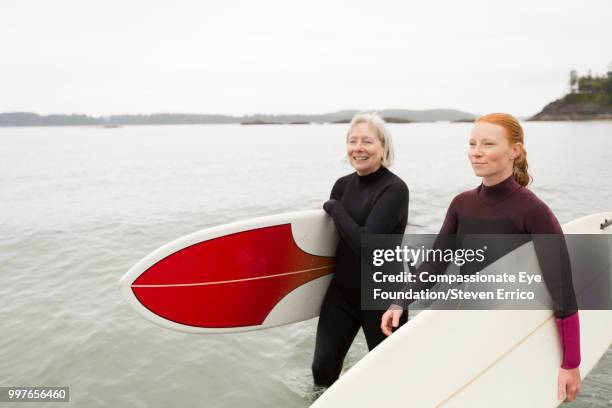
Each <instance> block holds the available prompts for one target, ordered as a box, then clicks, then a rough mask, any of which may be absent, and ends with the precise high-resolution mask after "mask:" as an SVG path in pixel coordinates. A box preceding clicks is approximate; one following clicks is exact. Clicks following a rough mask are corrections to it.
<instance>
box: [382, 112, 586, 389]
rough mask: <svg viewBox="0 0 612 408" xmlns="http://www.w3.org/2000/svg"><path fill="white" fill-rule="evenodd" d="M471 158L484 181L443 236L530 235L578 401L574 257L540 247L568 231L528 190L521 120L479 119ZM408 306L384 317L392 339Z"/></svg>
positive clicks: (569, 385) (462, 198)
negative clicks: (549, 237)
mask: <svg viewBox="0 0 612 408" xmlns="http://www.w3.org/2000/svg"><path fill="white" fill-rule="evenodd" d="M468 159H469V160H470V163H471V165H472V168H473V170H474V173H475V174H476V175H477V176H479V177H481V178H482V184H481V185H480V186H478V187H477V188H475V189H473V190H468V191H465V192H463V193H461V194H459V195H458V196H456V197H455V198H454V199H453V200H452V202H451V204H450V206H449V208H448V211H447V213H446V218H445V219H444V223H443V225H442V228H441V230H440V233H439V235H438V236H439V237H443V236H444V235H453V234H529V235H530V236H531V237H532V239H533V241H534V244H535V249H536V254H537V255H538V262H539V264H540V269H541V270H542V275H543V277H544V281H545V282H546V285H547V287H548V290H549V292H550V295H551V298H552V301H553V309H554V313H555V317H556V323H557V328H558V331H559V337H560V339H561V344H562V346H563V347H562V350H563V356H562V364H561V368H560V369H559V375H558V398H559V399H560V400H565V401H573V400H574V399H575V398H576V396H577V395H578V393H579V391H580V371H579V368H578V366H579V365H580V326H579V321H578V310H577V304H576V296H575V294H574V288H573V283H572V276H571V270H570V267H569V255H568V254H567V247H566V246H565V241H564V240H563V239H561V243H562V245H560V246H559V247H560V248H561V253H557V255H558V256H556V257H550V256H544V252H545V250H544V249H543V246H545V245H543V244H542V243H541V241H540V242H538V241H539V240H541V239H542V238H541V236H540V237H537V236H536V235H534V234H538V235H539V234H552V235H553V236H559V237H562V235H563V231H562V230H561V226H560V225H559V222H558V221H557V218H556V217H555V216H554V214H553V213H552V211H551V210H550V208H548V206H547V205H546V204H545V203H544V202H543V201H542V200H540V199H539V198H538V197H537V196H536V195H535V194H534V193H533V192H532V191H531V190H529V189H527V188H526V187H527V185H528V184H529V182H530V181H531V176H530V174H529V172H528V163H527V151H526V150H525V146H524V133H523V128H522V127H521V124H520V123H519V121H518V120H517V119H516V118H514V117H513V116H512V115H509V114H506V113H491V114H488V115H485V116H482V117H480V118H478V119H477V120H476V121H475V123H474V126H473V128H472V132H471V135H470V138H469V148H468ZM500 255H503V254H500ZM553 258H556V259H553ZM559 259H561V262H559ZM446 266H447V264H438V265H427V267H428V268H431V270H432V271H433V273H436V274H443V273H445V271H446ZM559 266H560V267H559ZM419 269H421V268H419ZM431 286H433V284H429V285H428V284H426V283H423V282H418V283H415V284H413V285H410V286H409V287H405V288H404V290H413V291H420V290H424V289H428V288H429V287H431ZM405 306H407V304H404V305H392V306H391V307H390V308H389V309H388V310H387V311H386V312H385V313H384V315H383V316H382V319H381V329H382V331H383V332H384V333H385V334H386V335H390V334H391V330H392V328H393V327H396V326H398V322H399V319H400V317H401V316H402V314H403V308H404V307H405Z"/></svg>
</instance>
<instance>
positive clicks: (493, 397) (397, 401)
mask: <svg viewBox="0 0 612 408" xmlns="http://www.w3.org/2000/svg"><path fill="white" fill-rule="evenodd" d="M605 219H608V220H610V219H612V212H609V213H602V214H595V215H592V216H588V217H584V218H581V219H578V220H576V221H573V222H570V223H568V224H565V225H564V226H563V229H564V232H565V233H566V234H612V226H610V227H608V228H606V229H603V230H602V229H601V228H600V225H601V223H603V222H604V220H605ZM608 242H609V241H608ZM530 245H531V248H529V246H530ZM517 251H523V252H524V253H527V252H525V251H531V257H532V260H531V261H532V262H533V258H535V255H534V254H533V248H532V244H531V243H529V244H525V245H524V246H522V247H520V248H518V249H517V250H515V251H513V253H514V252H517ZM597 251H598V261H597V262H594V264H593V265H594V267H595V268H596V269H599V268H604V269H600V270H599V272H601V274H600V275H598V276H600V277H601V278H602V279H601V280H600V281H592V282H586V283H583V284H581V287H580V288H576V292H577V295H578V296H580V293H578V292H579V291H580V292H581V293H582V294H584V293H587V292H588V291H589V290H593V289H601V288H602V286H601V285H610V259H612V249H611V248H610V246H609V244H606V245H605V247H603V248H597ZM606 251H607V252H606ZM513 253H511V254H509V255H507V256H506V257H503V258H501V259H500V260H498V261H497V262H508V257H509V256H510V257H512V256H516V254H514V255H513ZM524 253H523V254H522V255H521V256H523V255H524ZM517 259H520V257H519V258H517ZM513 261H514V260H513ZM497 262H496V263H497ZM493 265H495V264H493ZM493 265H491V266H493ZM596 272H598V271H596ZM575 286H576V284H575ZM604 289H605V290H608V292H607V293H610V292H609V290H610V288H604ZM584 291H587V292H584ZM580 325H581V345H582V347H581V353H582V363H581V365H580V372H581V375H582V376H583V377H584V376H585V375H586V374H588V373H589V371H590V370H591V369H592V368H593V366H594V365H595V364H596V363H597V361H598V360H599V359H600V358H601V356H602V355H603V354H604V353H605V352H606V350H607V349H608V347H609V346H610V343H612V311H610V310H581V311H580ZM560 348H561V346H560V341H559V336H558V334H557V329H556V325H555V319H554V316H553V314H552V312H551V311H550V310H485V311H479V310H468V311H443V310H426V311H423V312H421V313H420V314H419V315H417V316H416V318H414V319H413V320H412V321H410V322H409V323H408V324H406V325H404V326H403V327H402V328H400V329H399V330H398V331H396V332H395V333H394V334H393V335H391V336H390V337H389V338H388V339H387V340H385V341H384V342H383V343H381V344H380V345H379V346H378V347H377V348H376V349H374V350H373V351H372V352H370V353H369V354H367V355H366V356H365V357H364V358H363V359H361V360H360V361H359V362H358V363H357V364H356V365H355V366H353V367H352V368H351V369H349V370H348V371H347V372H346V373H345V374H344V375H343V376H342V377H341V378H340V379H339V380H338V381H337V382H336V383H335V384H334V385H333V386H332V387H330V388H329V389H328V390H327V391H326V392H325V393H324V394H323V395H322V396H321V397H320V398H319V399H318V400H317V401H315V403H314V404H313V405H312V407H313V408H327V407H345V406H346V407H351V408H359V407H385V406H390V407H397V406H406V407H418V408H428V407H445V408H447V407H462V408H463V407H470V408H480V407H482V408H485V407H486V408H490V407H496V408H504V407H508V408H510V407H513V408H514V407H537V408H549V407H556V406H558V405H559V403H560V401H557V375H558V371H559V367H560V365H561V349H560Z"/></svg>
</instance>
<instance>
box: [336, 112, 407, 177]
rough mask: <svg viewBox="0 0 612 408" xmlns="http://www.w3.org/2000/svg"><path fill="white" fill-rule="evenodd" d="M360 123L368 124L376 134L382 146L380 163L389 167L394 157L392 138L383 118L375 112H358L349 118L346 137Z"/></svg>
mask: <svg viewBox="0 0 612 408" xmlns="http://www.w3.org/2000/svg"><path fill="white" fill-rule="evenodd" d="M360 123H366V124H368V125H369V126H370V127H371V128H372V129H373V130H374V131H375V132H376V136H378V140H380V143H381V144H382V147H383V157H382V161H381V164H382V165H383V166H385V167H391V166H392V165H393V160H394V158H395V149H394V148H393V140H392V139H391V133H390V132H389V129H388V128H387V124H386V123H385V120H384V119H383V118H382V117H380V115H379V114H378V113H376V112H367V113H358V114H356V115H355V116H353V119H351V125H350V126H349V129H348V132H346V139H347V141H348V137H349V136H350V135H351V133H352V132H353V129H355V127H356V126H357V125H359V124H360Z"/></svg>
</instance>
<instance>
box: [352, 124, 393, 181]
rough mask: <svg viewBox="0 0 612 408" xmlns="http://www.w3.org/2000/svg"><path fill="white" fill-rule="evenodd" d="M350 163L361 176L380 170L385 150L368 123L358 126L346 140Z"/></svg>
mask: <svg viewBox="0 0 612 408" xmlns="http://www.w3.org/2000/svg"><path fill="white" fill-rule="evenodd" d="M346 153H347V156H348V159H349V163H350V164H351V166H353V168H354V169H355V170H357V174H359V175H360V176H365V175H366V174H370V173H373V172H375V171H376V170H378V168H379V167H380V164H381V161H382V157H383V154H384V149H383V146H382V143H381V142H380V139H378V136H377V135H376V131H375V130H374V129H373V128H372V127H371V126H370V125H368V124H367V123H359V124H358V125H356V126H355V127H354V128H353V130H352V131H351V133H350V134H349V135H348V137H347V139H346Z"/></svg>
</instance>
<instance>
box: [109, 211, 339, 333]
mask: <svg viewBox="0 0 612 408" xmlns="http://www.w3.org/2000/svg"><path fill="white" fill-rule="evenodd" d="M337 243H338V235H337V233H336V230H335V227H334V223H333V221H332V220H331V218H330V217H329V216H327V214H325V212H324V211H323V210H310V211H299V212H293V213H286V214H279V215H274V216H269V217H261V218H254V219H250V220H245V221H240V222H235V223H232V224H227V225H221V226H218V227H213V228H208V229H205V230H202V231H198V232H195V233H193V234H190V235H187V236H184V237H182V238H179V239H177V240H175V241H172V242H170V243H168V244H166V245H164V246H162V247H161V248H159V249H157V250H155V251H153V252H152V253H151V254H149V255H147V256H145V257H144V258H143V259H142V260H140V261H139V262H138V263H136V265H134V266H133V267H132V268H131V269H130V270H129V271H128V272H127V273H126V274H125V275H124V276H123V277H122V278H121V280H120V282H119V289H120V291H121V294H122V295H123V297H124V298H125V299H126V300H127V302H128V303H129V304H130V305H131V306H132V307H133V308H134V310H136V311H137V312H138V313H139V314H140V315H141V316H142V317H144V318H146V319H148V320H150V321H151V322H153V323H155V324H157V325H159V326H161V327H164V328H167V329H171V330H178V331H184V332H189V333H229V332H240V331H249V330H258V329H264V328H269V327H275V326H281V325H284V324H289V323H294V322H299V321H302V320H306V319H311V318H313V317H316V316H318V315H319V310H320V308H321V303H322V300H323V296H324V295H325V292H326V290H327V287H328V286H329V282H330V281H331V277H332V273H333V270H334V256H335V252H336V246H337Z"/></svg>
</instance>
